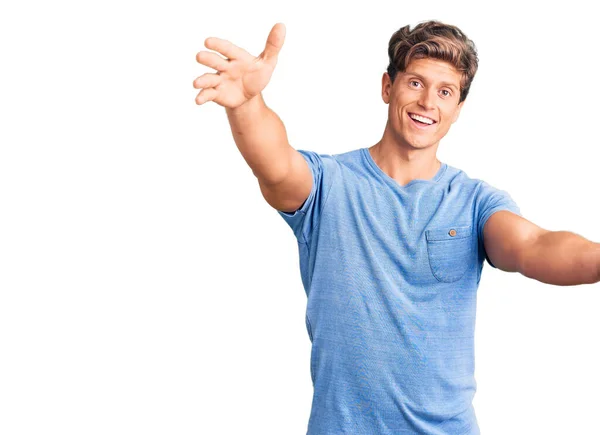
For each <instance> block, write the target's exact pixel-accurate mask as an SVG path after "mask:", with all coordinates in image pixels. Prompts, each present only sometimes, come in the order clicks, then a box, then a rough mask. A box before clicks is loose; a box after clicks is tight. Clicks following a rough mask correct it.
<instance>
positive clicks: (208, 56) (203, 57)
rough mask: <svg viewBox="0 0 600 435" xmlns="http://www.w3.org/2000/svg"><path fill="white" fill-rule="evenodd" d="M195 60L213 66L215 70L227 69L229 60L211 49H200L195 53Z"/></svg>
mask: <svg viewBox="0 0 600 435" xmlns="http://www.w3.org/2000/svg"><path fill="white" fill-rule="evenodd" d="M196 61H198V62H199V63H201V64H202V65H206V66H208V67H211V68H214V69H216V70H217V71H227V68H228V67H229V61H228V60H227V59H223V58H222V57H221V56H219V55H218V54H216V53H213V52H211V51H200V52H199V53H198V54H197V55H196Z"/></svg>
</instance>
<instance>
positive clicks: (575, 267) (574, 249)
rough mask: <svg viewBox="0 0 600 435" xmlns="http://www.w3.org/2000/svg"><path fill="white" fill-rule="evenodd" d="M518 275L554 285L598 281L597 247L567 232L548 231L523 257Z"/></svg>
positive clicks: (599, 253) (599, 256) (599, 258)
mask: <svg viewBox="0 0 600 435" xmlns="http://www.w3.org/2000/svg"><path fill="white" fill-rule="evenodd" d="M519 272H520V273H522V274H523V275H525V276H527V277H529V278H533V279H536V280H538V281H541V282H544V283H547V284H554V285H578V284H593V283H596V282H599V281H600V243H594V242H591V241H590V240H587V239H585V238H583V237H581V236H580V235H578V234H575V233H572V232H568V231H548V232H547V233H544V234H542V235H541V236H539V237H538V238H537V240H536V241H535V243H534V244H532V245H531V246H530V247H529V249H527V251H526V252H524V253H523V255H522V259H521V265H520V270H519Z"/></svg>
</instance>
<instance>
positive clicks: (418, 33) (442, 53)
mask: <svg viewBox="0 0 600 435" xmlns="http://www.w3.org/2000/svg"><path fill="white" fill-rule="evenodd" d="M388 56H389V58H390V63H389V65H388V67H387V72H388V74H389V75H390V79H391V80H392V83H394V79H395V78H396V74H397V73H398V72H404V71H406V68H407V67H408V65H409V63H410V61H411V60H413V59H423V58H432V59H438V60H442V61H445V62H448V63H450V64H451V65H453V66H454V67H455V68H456V69H457V70H458V71H459V72H461V73H462V79H461V83H460V99H459V103H461V102H462V101H464V100H465V99H466V98H467V94H468V93H469V89H470V87H471V82H472V81H473V78H474V77H475V73H476V72H477V66H478V58H477V49H476V48H475V44H474V43H473V41H471V40H470V39H469V38H467V36H466V35H465V34H464V33H463V32H462V31H461V30H460V29H459V28H458V27H456V26H452V25H449V24H444V23H441V22H439V21H435V20H432V21H424V22H421V23H419V24H418V25H417V26H416V27H415V28H414V29H412V30H411V29H410V25H408V26H404V27H402V28H400V29H399V30H397V31H396V32H395V33H394V34H393V35H392V37H391V38H390V42H389V47H388Z"/></svg>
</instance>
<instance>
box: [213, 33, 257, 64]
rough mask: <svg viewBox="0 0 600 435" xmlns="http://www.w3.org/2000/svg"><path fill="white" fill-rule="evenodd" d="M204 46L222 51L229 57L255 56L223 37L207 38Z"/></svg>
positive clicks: (243, 57) (245, 57)
mask: <svg viewBox="0 0 600 435" xmlns="http://www.w3.org/2000/svg"><path fill="white" fill-rule="evenodd" d="M204 46H205V47H206V48H209V49H211V50H214V51H216V52H219V53H221V54H222V55H223V56H225V57H226V58H227V59H232V60H233V59H242V60H244V59H249V58H254V56H252V55H251V54H250V53H248V52H247V51H246V50H244V49H243V48H240V47H238V46H237V45H234V44H232V43H231V42H229V41H227V40H226V39H221V38H214V37H211V38H206V40H205V41H204Z"/></svg>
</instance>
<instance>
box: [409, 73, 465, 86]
mask: <svg viewBox="0 0 600 435" xmlns="http://www.w3.org/2000/svg"><path fill="white" fill-rule="evenodd" d="M404 74H406V75H409V76H415V77H418V78H420V79H421V80H423V81H424V82H426V81H428V80H426V79H425V77H423V76H422V75H420V74H417V73H416V72H406V71H404ZM440 85H442V86H449V87H451V88H454V89H456V90H458V89H459V87H457V86H456V85H455V84H454V83H450V82H441V83H440Z"/></svg>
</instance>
